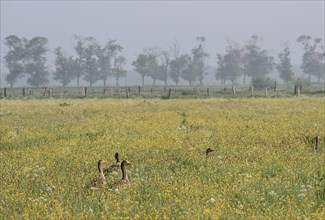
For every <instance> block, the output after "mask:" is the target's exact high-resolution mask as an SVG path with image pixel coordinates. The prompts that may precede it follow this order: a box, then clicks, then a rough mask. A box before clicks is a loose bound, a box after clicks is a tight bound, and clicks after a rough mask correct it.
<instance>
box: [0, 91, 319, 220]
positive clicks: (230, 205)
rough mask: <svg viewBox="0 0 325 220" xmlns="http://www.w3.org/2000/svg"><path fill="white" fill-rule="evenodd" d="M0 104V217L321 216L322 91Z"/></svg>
mask: <svg viewBox="0 0 325 220" xmlns="http://www.w3.org/2000/svg"><path fill="white" fill-rule="evenodd" d="M0 104H1V108H0V120H1V127H0V137H1V143H0V157H1V159H0V160H1V162H0V163H1V168H0V173H1V185H0V219H117V218H135V219H148V218H149V219H198V218H199V219H237V218H239V219H285V218H288V219H303V218H307V219H325V211H324V210H325V159H324V158H325V142H324V139H325V131H324V127H325V101H324V98H323V97H318V98H317V97H309V98H306V97H298V98H297V97H295V98H259V99H254V98H252V99H249V98H243V99H213V98H211V99H186V100H182V99H179V100H161V99H149V100H146V99H140V98H139V99H132V100H128V99H95V98H94V99H87V98H86V99H51V98H49V99H16V100H10V99H1V100H0ZM317 135H318V136H319V137H320V143H319V148H318V149H317V150H316V149H315V137H316V136H317ZM208 147H210V148H212V149H214V152H212V153H210V155H209V158H208V159H206V157H205V151H206V149H207V148H208ZM115 152H119V154H120V158H121V160H124V159H127V160H129V161H131V162H132V165H129V166H127V172H128V174H129V179H130V182H131V186H130V187H128V188H125V189H114V190H111V189H110V188H109V187H108V186H107V187H103V188H98V189H96V188H95V189H91V188H89V187H87V185H88V184H89V182H90V181H91V180H92V179H93V178H94V177H96V176H97V175H98V170H97V161H98V160H99V159H106V160H108V165H112V164H114V163H115V161H114V153H115ZM120 178H121V173H120V172H119V173H117V174H111V175H109V176H107V177H106V180H107V182H108V183H112V182H114V181H116V180H118V179H120Z"/></svg>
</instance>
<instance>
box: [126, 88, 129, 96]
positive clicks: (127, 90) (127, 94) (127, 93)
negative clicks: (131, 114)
mask: <svg viewBox="0 0 325 220" xmlns="http://www.w3.org/2000/svg"><path fill="white" fill-rule="evenodd" d="M129 97H130V88H128V87H127V88H126V98H129Z"/></svg>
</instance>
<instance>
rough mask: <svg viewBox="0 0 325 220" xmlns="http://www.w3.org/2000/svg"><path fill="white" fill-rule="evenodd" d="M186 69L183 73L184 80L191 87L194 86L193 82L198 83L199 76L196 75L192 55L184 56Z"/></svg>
mask: <svg viewBox="0 0 325 220" xmlns="http://www.w3.org/2000/svg"><path fill="white" fill-rule="evenodd" d="M183 59H184V68H183V71H182V73H181V76H182V78H183V79H184V80H185V81H188V83H189V85H192V82H193V81H196V80H197V78H198V74H196V72H195V69H194V65H193V59H192V57H191V56H190V55H184V57H183Z"/></svg>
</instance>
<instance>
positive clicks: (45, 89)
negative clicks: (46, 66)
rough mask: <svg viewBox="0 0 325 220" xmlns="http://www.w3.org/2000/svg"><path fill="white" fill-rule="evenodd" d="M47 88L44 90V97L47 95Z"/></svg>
mask: <svg viewBox="0 0 325 220" xmlns="http://www.w3.org/2000/svg"><path fill="white" fill-rule="evenodd" d="M46 91H47V87H45V88H44V92H43V96H45V95H46Z"/></svg>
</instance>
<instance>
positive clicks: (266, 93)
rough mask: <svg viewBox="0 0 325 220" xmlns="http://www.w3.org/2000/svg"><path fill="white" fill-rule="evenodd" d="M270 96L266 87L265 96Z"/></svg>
mask: <svg viewBox="0 0 325 220" xmlns="http://www.w3.org/2000/svg"><path fill="white" fill-rule="evenodd" d="M267 95H268V92H267V87H265V96H267Z"/></svg>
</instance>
